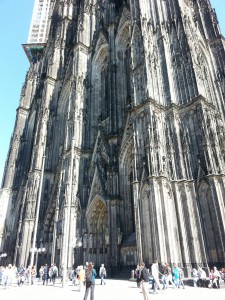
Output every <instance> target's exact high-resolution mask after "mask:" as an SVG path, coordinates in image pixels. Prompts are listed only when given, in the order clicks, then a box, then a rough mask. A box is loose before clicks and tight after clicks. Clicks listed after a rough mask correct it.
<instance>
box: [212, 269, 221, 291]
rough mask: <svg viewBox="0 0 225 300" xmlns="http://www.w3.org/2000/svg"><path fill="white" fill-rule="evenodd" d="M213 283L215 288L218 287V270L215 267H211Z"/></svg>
mask: <svg viewBox="0 0 225 300" xmlns="http://www.w3.org/2000/svg"><path fill="white" fill-rule="evenodd" d="M213 284H214V285H215V287H216V288H217V289H219V288H220V272H219V271H218V270H217V267H213Z"/></svg>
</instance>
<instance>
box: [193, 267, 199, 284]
mask: <svg viewBox="0 0 225 300" xmlns="http://www.w3.org/2000/svg"><path fill="white" fill-rule="evenodd" d="M192 278H193V285H194V287H197V286H198V279H199V277H198V271H197V270H196V269H195V268H194V269H193V270H192Z"/></svg>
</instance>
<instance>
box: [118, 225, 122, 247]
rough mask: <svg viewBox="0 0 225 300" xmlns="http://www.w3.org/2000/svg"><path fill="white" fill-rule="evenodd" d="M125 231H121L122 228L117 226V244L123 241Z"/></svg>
mask: <svg viewBox="0 0 225 300" xmlns="http://www.w3.org/2000/svg"><path fill="white" fill-rule="evenodd" d="M122 236H123V233H122V232H121V231H120V228H117V244H118V245H120V244H121V241H122Z"/></svg>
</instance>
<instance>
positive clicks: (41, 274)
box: [0, 262, 106, 300]
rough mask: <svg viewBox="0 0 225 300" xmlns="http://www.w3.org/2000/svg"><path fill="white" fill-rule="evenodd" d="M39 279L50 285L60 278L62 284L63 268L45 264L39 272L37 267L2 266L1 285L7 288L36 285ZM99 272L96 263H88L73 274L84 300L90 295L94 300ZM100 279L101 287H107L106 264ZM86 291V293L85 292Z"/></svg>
mask: <svg viewBox="0 0 225 300" xmlns="http://www.w3.org/2000/svg"><path fill="white" fill-rule="evenodd" d="M37 277H38V281H39V282H41V283H43V285H48V283H52V285H54V284H55V280H56V278H57V277H59V279H60V282H63V268H60V270H59V269H58V267H57V266H56V264H55V263H52V264H51V266H48V265H47V264H45V265H44V266H41V267H40V268H39V270H38V272H37V269H36V266H33V267H30V266H29V267H27V268H24V267H23V266H21V267H19V268H17V267H15V266H13V265H11V264H9V265H8V266H6V267H4V266H0V285H1V286H3V287H4V288H6V287H7V286H12V285H14V284H17V285H18V286H22V285H24V284H30V285H32V284H34V282H35V279H36V278H37ZM96 277H97V272H96V270H95V268H94V263H92V262H89V263H88V262H87V263H86V265H85V266H82V265H80V266H77V267H76V268H75V269H74V270H73V271H72V274H71V279H72V282H73V285H75V286H78V287H79V291H80V292H84V300H86V299H87V298H88V295H89V293H90V299H91V300H92V299H94V289H95V278H96ZM99 277H100V278H101V285H105V284H106V282H105V278H106V268H105V266H104V264H101V267H100V269H99ZM84 289H85V291H84Z"/></svg>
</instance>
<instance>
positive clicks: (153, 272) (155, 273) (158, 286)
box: [151, 259, 162, 294]
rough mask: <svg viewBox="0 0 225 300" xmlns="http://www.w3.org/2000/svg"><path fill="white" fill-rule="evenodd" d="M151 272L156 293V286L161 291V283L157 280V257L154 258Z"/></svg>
mask: <svg viewBox="0 0 225 300" xmlns="http://www.w3.org/2000/svg"><path fill="white" fill-rule="evenodd" d="M151 273H152V277H153V279H154V294H155V293H156V291H157V289H158V288H159V289H160V291H161V292H162V287H161V284H160V282H159V266H158V261H157V259H155V260H154V262H153V264H152V267H151Z"/></svg>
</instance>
